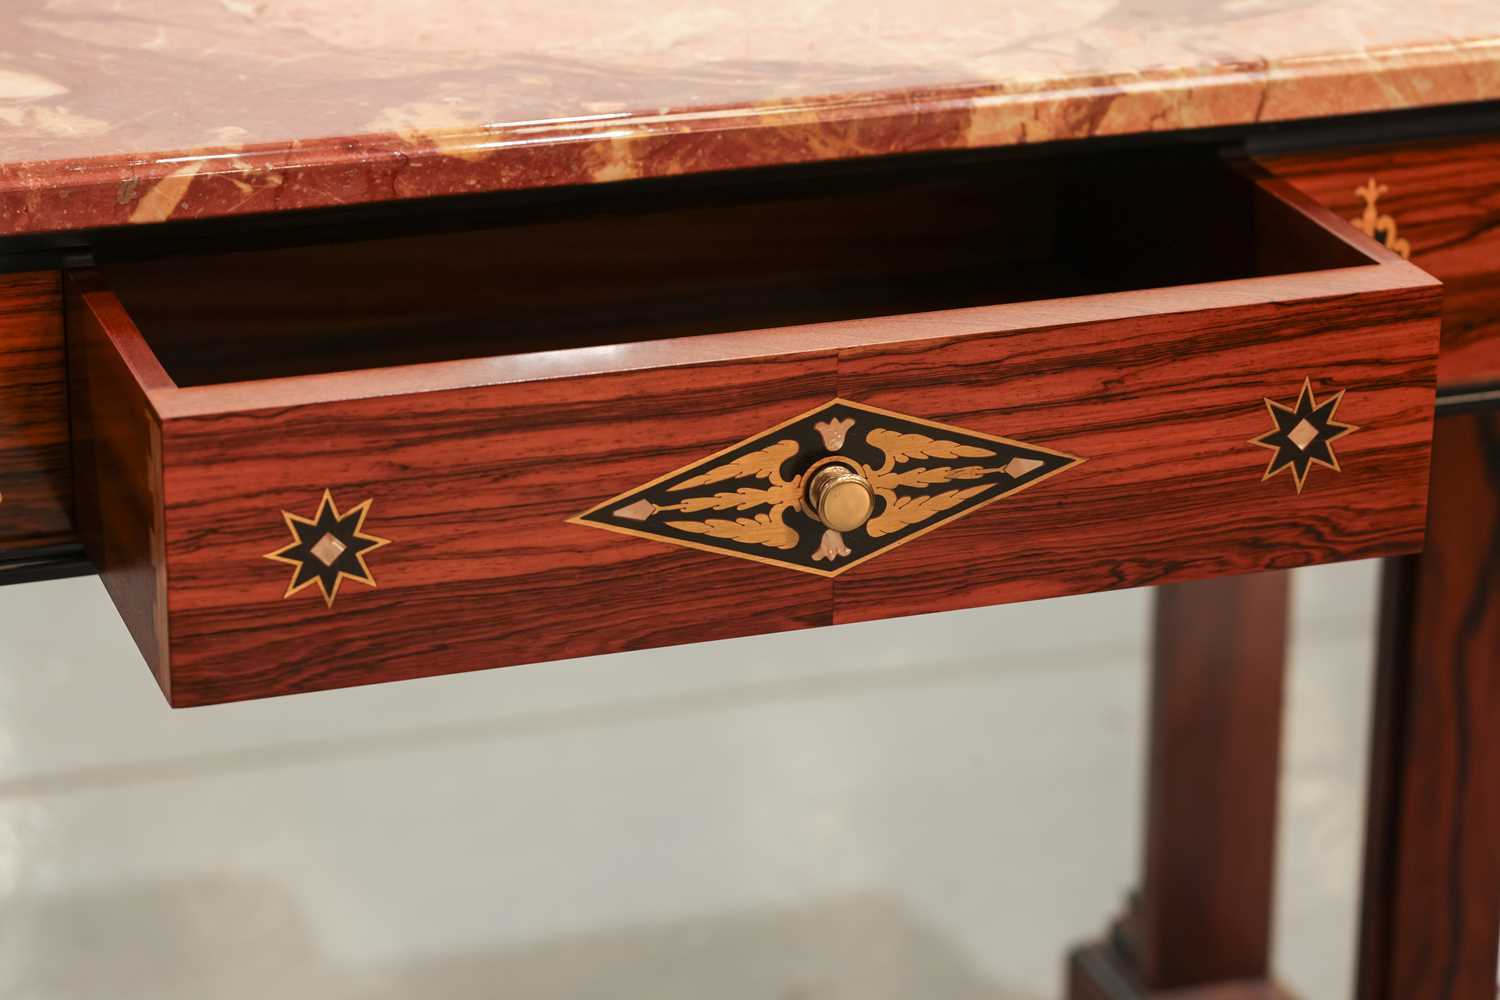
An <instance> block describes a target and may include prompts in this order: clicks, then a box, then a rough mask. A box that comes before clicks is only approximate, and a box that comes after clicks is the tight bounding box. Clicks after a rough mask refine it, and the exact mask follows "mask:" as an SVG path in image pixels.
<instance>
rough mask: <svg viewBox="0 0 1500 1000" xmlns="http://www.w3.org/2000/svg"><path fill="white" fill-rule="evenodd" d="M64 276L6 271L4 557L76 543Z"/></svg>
mask: <svg viewBox="0 0 1500 1000" xmlns="http://www.w3.org/2000/svg"><path fill="white" fill-rule="evenodd" d="M70 478H71V477H70V470H69V457H68V403H67V370H66V366H65V364H64V348H63V321H62V276H61V275H60V274H59V273H58V272H56V271H43V272H29V273H22V274H0V556H4V555H6V554H13V553H24V552H27V551H34V550H36V549H39V548H44V547H46V546H50V545H62V544H65V543H68V542H72V541H73V540H74V539H73V526H72V517H71V509H72V484H71V482H70Z"/></svg>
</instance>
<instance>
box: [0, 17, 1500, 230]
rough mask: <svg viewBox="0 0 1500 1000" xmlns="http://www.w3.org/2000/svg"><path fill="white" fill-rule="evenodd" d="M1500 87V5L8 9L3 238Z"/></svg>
mask: <svg viewBox="0 0 1500 1000" xmlns="http://www.w3.org/2000/svg"><path fill="white" fill-rule="evenodd" d="M1496 98H1500V4H1497V3H1496V2H1495V0H1405V2H1399V3H1398V2H1396V0H1045V2H1043V0H924V2H910V0H755V2H753V3H752V2H736V0H611V2H609V3H580V2H576V0H574V2H569V0H554V2H551V3H535V2H532V3H526V2H521V0H407V2H397V0H4V3H3V5H0V235H4V234H19V233H32V232H48V231H59V230H69V229H80V228H86V227H92V226H101V225H115V224H122V223H150V222H158V221H162V220H166V219H180V218H203V217H212V216H225V215H234V214H239V213H249V212H264V211H276V210H286V209H294V208H310V207H323V206H331V205H345V204H355V203H366V202H375V201H385V200H392V199H400V198H412V197H422V196H428V195H440V194H457V193H464V192H472V191H494V190H502V189H512V188H526V187H537V186H548V185H560V184H576V183H586V182H603V181H611V180H618V179H624V178H634V177H651V176H663V175H670V174H680V173H688V172H694V171H704V170H718V169H726V168H734V167H748V166H759V165H768V164H778V163H793V162H807V161H814V160H831V159H840V158H847V157H856V156H866V155H878V154H885V153H893V152H907V151H918V150H933V149H956V148H973V147H984V146H1003V145H1010V144H1017V143H1034V142H1042V141H1046V140H1052V139H1071V138H1081V137H1087V136H1095V135H1118V134H1124V133H1132V132H1144V131H1155V130H1164V129H1182V128H1193V127H1199V126H1209V125H1238V124H1245V123H1252V122H1258V121H1277V120H1289V119H1295V118H1306V117H1315V116H1325V115H1334V114H1349V113H1358V112H1370V111H1382V110H1392V109H1398V108H1410V107H1419V106H1431V105H1439V104H1453V103H1460V102H1466V101H1475V100H1489V99H1496Z"/></svg>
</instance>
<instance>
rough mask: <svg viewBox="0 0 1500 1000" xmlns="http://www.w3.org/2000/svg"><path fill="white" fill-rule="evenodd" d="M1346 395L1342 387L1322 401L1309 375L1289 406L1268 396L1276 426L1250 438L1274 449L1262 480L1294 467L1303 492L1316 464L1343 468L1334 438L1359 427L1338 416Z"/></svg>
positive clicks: (1294, 477)
mask: <svg viewBox="0 0 1500 1000" xmlns="http://www.w3.org/2000/svg"><path fill="white" fill-rule="evenodd" d="M1343 399H1344V390H1343V389H1340V390H1339V391H1338V392H1337V393H1335V394H1334V395H1332V396H1329V397H1328V398H1327V399H1325V400H1323V401H1322V402H1321V403H1320V402H1318V398H1317V396H1315V395H1314V394H1313V390H1312V380H1311V379H1310V378H1308V379H1303V380H1302V391H1301V392H1300V393H1298V394H1297V401H1296V403H1294V404H1293V405H1291V406H1287V405H1286V404H1284V403H1278V402H1276V400H1274V399H1267V400H1265V403H1266V411H1267V412H1268V413H1270V414H1271V427H1272V429H1271V430H1270V431H1269V432H1267V433H1265V434H1262V435H1261V436H1260V437H1258V438H1252V439H1251V441H1250V443H1251V444H1254V445H1259V446H1260V447H1262V448H1269V449H1270V450H1271V451H1272V452H1273V453H1274V454H1272V455H1271V461H1270V462H1269V463H1268V464H1267V465H1266V472H1265V475H1263V476H1261V477H1260V481H1261V482H1265V481H1266V480H1267V479H1270V478H1271V477H1272V476H1274V475H1276V473H1278V472H1280V471H1281V470H1282V469H1291V470H1292V481H1293V482H1294V483H1295V484H1296V486H1297V492H1298V493H1299V494H1300V493H1301V492H1302V487H1303V486H1305V485H1306V484H1307V474H1308V472H1309V471H1310V470H1311V469H1312V467H1313V466H1314V465H1321V466H1323V468H1325V469H1332V470H1333V471H1334V472H1340V471H1342V470H1341V469H1340V468H1339V458H1338V455H1337V454H1335V453H1334V450H1333V442H1335V441H1337V440H1338V439H1339V438H1341V437H1343V436H1344V435H1345V434H1352V433H1353V432H1354V431H1357V430H1359V428H1358V427H1356V426H1354V425H1353V424H1345V423H1340V422H1339V421H1337V420H1335V419H1334V414H1336V413H1337V412H1338V408H1339V403H1341V402H1343Z"/></svg>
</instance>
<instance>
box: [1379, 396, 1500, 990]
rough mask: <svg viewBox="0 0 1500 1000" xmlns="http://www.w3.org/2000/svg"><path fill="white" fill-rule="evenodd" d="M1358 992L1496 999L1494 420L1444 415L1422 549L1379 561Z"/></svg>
mask: <svg viewBox="0 0 1500 1000" xmlns="http://www.w3.org/2000/svg"><path fill="white" fill-rule="evenodd" d="M1384 598H1385V599H1384V602H1383V623H1382V624H1383V628H1382V639H1381V648H1380V661H1379V673H1378V684H1377V689H1376V708H1375V728H1374V737H1373V740H1372V744H1371V745H1372V755H1371V763H1370V793H1369V799H1368V807H1367V808H1368V829H1367V832H1366V839H1365V878H1364V899H1363V905H1362V914H1363V916H1362V926H1361V934H1360V950H1359V990H1358V995H1359V996H1360V998H1361V1000H1407V998H1411V997H1424V998H1429V997H1430V998H1432V1000H1492V998H1493V997H1495V995H1496V992H1497V991H1496V985H1495V982H1496V972H1495V949H1496V942H1497V941H1500V415H1496V414H1495V413H1493V412H1490V413H1484V414H1469V415H1460V416H1452V417H1445V418H1443V419H1441V420H1439V421H1438V425H1437V432H1436V436H1435V439H1434V442H1433V465H1432V500H1431V508H1430V511H1429V518H1428V528H1427V547H1426V549H1425V551H1424V552H1423V553H1422V554H1421V555H1420V556H1412V557H1409V558H1406V559H1402V560H1399V561H1395V562H1393V563H1391V564H1390V565H1389V566H1388V567H1387V572H1386V580H1385V595H1384Z"/></svg>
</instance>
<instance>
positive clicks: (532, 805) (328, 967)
mask: <svg viewBox="0 0 1500 1000" xmlns="http://www.w3.org/2000/svg"><path fill="white" fill-rule="evenodd" d="M1375 575H1376V567H1375V566H1374V565H1373V564H1367V563H1366V564H1350V565H1345V566H1335V567H1327V568H1322V569H1318V570H1310V571H1303V572H1301V573H1299V574H1298V577H1297V580H1296V594H1297V597H1296V607H1297V619H1296V623H1295V629H1294V634H1295V640H1294V648H1293V666H1292V674H1291V678H1290V684H1289V689H1288V695H1289V720H1288V724H1287V732H1286V740H1287V745H1286V751H1285V754H1284V757H1285V766H1286V770H1287V774H1286V778H1285V780H1284V781H1283V796H1284V799H1283V807H1282V837H1281V855H1280V865H1279V869H1280V870H1279V875H1278V904H1277V918H1278V921H1277V922H1278V929H1277V934H1276V959H1275V961H1276V966H1277V969H1278V972H1279V974H1280V975H1281V977H1282V978H1283V979H1284V980H1285V981H1287V982H1289V983H1290V984H1291V985H1292V986H1293V987H1294V988H1295V989H1297V990H1298V991H1300V992H1301V993H1302V995H1304V996H1306V997H1309V998H1313V1000H1320V998H1340V997H1344V996H1347V995H1348V994H1349V990H1350V981H1351V969H1352V963H1353V938H1354V907H1355V897H1356V880H1357V879H1356V877H1357V867H1358V854H1359V842H1360V829H1361V799H1362V793H1363V781H1364V775H1363V771H1362V767H1363V750H1364V744H1365V740H1366V728H1367V725H1368V715H1369V696H1370V664H1371V658H1372V648H1371V632H1372V614H1373V610H1374V603H1375ZM1149 601H1150V593H1149V591H1127V592H1122V593H1118V594H1108V595H1096V596H1091V597H1084V598H1073V599H1068V600H1062V601H1053V602H1048V603H1045V604H1038V605H1026V606H1019V607H1009V608H993V609H984V610H978V611H969V612H957V613H952V614H945V615H932V616H925V617H920V618H913V619H906V620H901V621H893V622H882V623H876V624H869V625H860V626H846V627H838V628H833V629H825V630H821V631H817V632H811V633H801V634H797V635H787V636H770V637H764V638H758V639H749V640H737V641H733V642H725V643H716V644H710V645H702V646H692V647H685V648H678V649H671V650H665V651H660V652H651V653H639V654H629V655H620V656H611V657H600V658H595V659H590V660H578V661H571V662H567V663H557V664H550V665H545V666H540V667H518V668H513V669H510V670H504V671H492V672H489V673H482V674H471V675H467V676H459V677H448V678H439V679H434V680H429V681H416V682H408V683H404V684H395V685H383V686H378V687H371V688H363V689H357V690H349V691H340V692H331V693H326V694H316V695H303V696H300V697H295V698H285V699H278V700H273V701H267V702H257V703H249V704H239V705H230V706H222V707H217V708H207V709H193V710H188V711H180V712H171V711H169V710H168V709H167V708H166V707H165V705H164V703H163V702H162V700H161V697H160V695H159V693H158V692H157V690H156V687H155V685H154V683H153V682H152V681H151V679H150V677H149V675H148V673H147V671H146V668H145V667H144V665H143V664H142V663H141V661H140V659H139V657H138V656H137V654H136V652H135V649H134V647H133V646H132V645H131V642H130V640H129V637H128V636H127V635H126V634H125V631H124V629H123V627H122V626H121V625H120V624H119V622H118V620H117V619H116V618H115V617H114V615H113V613H112V610H111V608H110V607H109V603H108V600H107V598H106V597H105V595H104V592H103V590H102V588H101V587H100V585H99V583H98V581H97V580H94V579H81V580H69V581H60V582H55V583H47V584H36V585H31V586H26V587H16V588H10V589H7V590H5V591H4V592H3V594H0V998H3V1000H56V998H67V1000H72V998H94V997H99V998H109V1000H120V998H137V997H139V998H150V1000H176V998H193V1000H202V998H206V997H213V998H226V1000H237V998H247V1000H249V998H255V1000H264V998H266V997H276V998H281V1000H287V998H304V997H306V998H317V1000H395V998H407V997H416V996H428V997H440V998H445V1000H467V998H479V997H485V998H492V997H506V998H511V997H516V998H531V997H548V998H550V997H566V998H586V1000H596V998H597V1000H605V998H608V1000H620V998H650V1000H704V998H707V997H712V998H715V1000H751V998H755V1000H834V998H839V1000H843V998H848V1000H855V998H858V1000H886V998H892V1000H894V998H912V997H921V998H942V1000H1034V998H1053V997H1056V996H1057V995H1058V992H1059V986H1060V981H1061V966H1062V953H1063V950H1064V948H1065V947H1066V945H1067V944H1068V943H1070V942H1075V941H1078V940H1080V939H1082V938H1086V937H1089V936H1092V935H1094V934H1096V933H1097V932H1098V931H1099V930H1100V929H1101V928H1102V926H1103V923H1104V920H1105V918H1106V917H1107V916H1108V915H1109V914H1111V913H1113V912H1114V911H1115V910H1116V909H1117V907H1118V906H1119V904H1120V901H1121V899H1122V897H1123V894H1124V893H1125V891H1126V888H1127V887H1128V886H1129V884H1130V883H1131V881H1132V878H1133V874H1134V871H1135V867H1136V862H1137V855H1138V853H1139V837H1140V835H1139V822H1140V820H1139V798H1140V784H1141V778H1142V772H1141V767H1142V744H1143V735H1144V732H1143V730H1144V716H1143V707H1144V701H1145V693H1146V690H1145V684H1146V674H1145V670H1144V658H1145V646H1146V638H1147V631H1146V626H1147V618H1148V613H1149V608H1150V604H1149Z"/></svg>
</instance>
